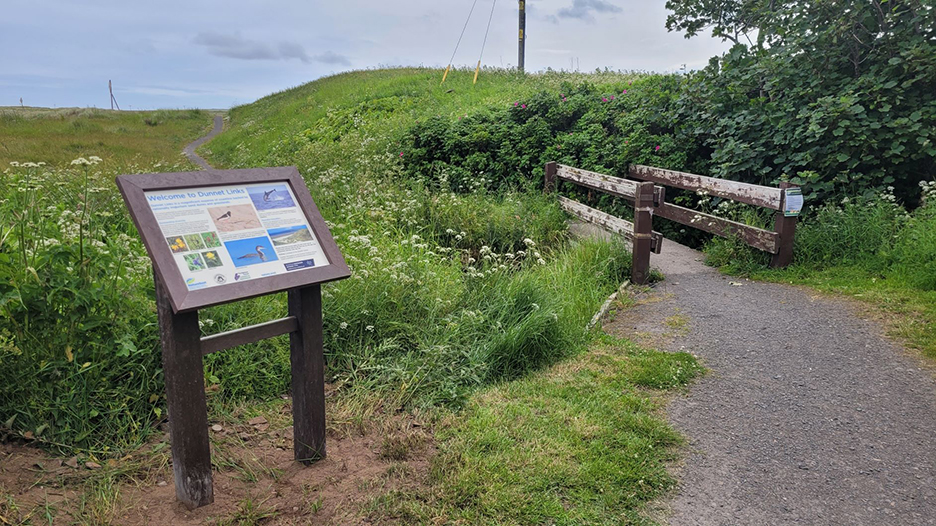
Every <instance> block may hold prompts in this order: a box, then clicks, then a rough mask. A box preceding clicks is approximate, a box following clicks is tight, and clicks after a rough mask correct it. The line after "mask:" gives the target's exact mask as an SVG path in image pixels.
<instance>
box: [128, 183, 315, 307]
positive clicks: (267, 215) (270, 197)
mask: <svg viewBox="0 0 936 526" xmlns="http://www.w3.org/2000/svg"><path fill="white" fill-rule="evenodd" d="M144 195H145V196H146V200H147V203H148V204H149V207H150V209H151V210H152V211H153V215H154V216H155V217H156V222H157V224H158V225H159V228H160V230H161V231H162V235H163V238H165V241H166V244H167V246H168V247H169V250H171V251H172V255H173V258H174V260H175V264H176V266H177V267H178V269H179V272H180V273H181V274H182V279H184V280H185V286H186V288H188V290H196V289H201V288H206V287H218V286H223V285H228V284H231V283H236V282H239V281H244V280H248V279H255V278H262V277H269V276H275V275H277V274H282V273H285V272H295V271H297V270H302V269H306V268H313V267H317V266H318V267H321V266H324V265H328V264H329V262H328V258H326V257H325V253H324V252H323V251H322V247H321V245H319V241H318V239H317V238H316V236H315V234H314V233H313V230H312V227H311V226H310V225H309V221H308V220H307V219H306V217H305V215H304V214H303V213H302V210H300V208H299V205H298V203H297V201H296V196H295V194H294V193H293V191H292V189H291V188H290V187H289V183H288V182H286V181H283V182H273V183H253V184H243V185H224V186H205V187H193V188H186V189H181V190H152V191H149V192H144Z"/></svg>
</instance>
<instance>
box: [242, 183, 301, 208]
mask: <svg viewBox="0 0 936 526" xmlns="http://www.w3.org/2000/svg"><path fill="white" fill-rule="evenodd" d="M247 193H248V194H249V195H250V200H251V201H253V203H254V206H256V207H257V210H273V209H276V208H291V207H294V206H296V203H294V202H293V199H292V196H291V195H290V194H289V188H287V187H286V185H285V184H271V185H262V186H252V187H250V188H248V189H247Z"/></svg>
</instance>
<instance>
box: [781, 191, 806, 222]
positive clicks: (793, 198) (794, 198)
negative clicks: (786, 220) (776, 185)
mask: <svg viewBox="0 0 936 526" xmlns="http://www.w3.org/2000/svg"><path fill="white" fill-rule="evenodd" d="M783 191H784V192H785V193H786V195H785V199H784V200H783V203H784V204H783V215H784V216H785V217H796V216H798V215H800V212H802V211H803V191H802V190H800V189H799V188H786V189H784V190H783Z"/></svg>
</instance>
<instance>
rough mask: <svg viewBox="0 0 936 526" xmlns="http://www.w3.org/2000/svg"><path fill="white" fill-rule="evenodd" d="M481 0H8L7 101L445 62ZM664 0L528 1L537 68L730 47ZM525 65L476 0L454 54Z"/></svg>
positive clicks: (224, 88) (146, 104)
mask: <svg viewBox="0 0 936 526" xmlns="http://www.w3.org/2000/svg"><path fill="white" fill-rule="evenodd" d="M472 1H473V0H380V1H377V0H341V1H338V2H334V1H333V2H325V1H322V0H185V1H179V0H156V1H147V2H137V1H127V0H120V1H115V0H8V1H6V2H4V6H3V13H2V16H0V49H2V50H3V51H2V53H0V106H13V105H19V99H20V97H22V98H23V103H24V104H25V105H27V106H50V107H52V106H55V107H63V106H97V107H109V96H108V93H107V81H108V80H113V82H114V93H115V96H116V98H117V101H118V103H119V104H120V105H121V107H122V108H124V109H144V108H195V107H197V108H228V107H230V106H232V105H237V104H245V103H248V102H251V101H253V100H256V99H257V98H259V97H262V96H264V95H267V94H269V93H272V92H274V91H280V90H282V89H285V88H288V87H291V86H296V85H298V84H302V83H305V82H308V81H311V80H314V79H316V78H319V77H322V76H325V75H330V74H332V73H338V72H341V71H346V70H351V69H366V68H374V67H381V66H394V65H424V66H434V67H445V64H446V63H447V61H448V59H449V57H450V56H451V54H452V51H453V49H454V46H455V42H456V40H457V39H458V35H459V33H460V32H461V29H462V27H463V25H464V23H465V19H466V17H467V15H468V11H469V9H470V8H471V5H472ZM664 3H665V0H528V2H527V11H528V14H527V58H526V66H527V71H538V70H542V69H545V68H547V67H551V68H554V69H569V68H570V65H573V64H574V65H577V66H578V68H579V69H580V70H582V71H588V70H594V69H595V68H604V67H609V68H611V69H622V70H646V71H676V70H679V69H680V68H681V67H682V65H683V64H686V65H687V67H688V68H689V69H693V68H697V67H701V66H703V65H704V64H705V63H706V62H707V61H708V58H709V57H711V56H713V55H717V54H720V53H722V52H724V51H725V50H726V49H727V46H726V45H725V44H723V43H721V42H720V41H718V40H717V39H712V38H710V37H697V38H694V39H692V40H686V39H684V38H683V36H682V35H681V34H676V33H667V31H666V29H665V27H664V23H665V20H666V10H665V9H664V7H663V6H664ZM492 5H494V6H495V7H494V18H493V23H492V24H491V31H490V36H489V37H488V41H487V45H486V47H485V49H484V58H483V62H484V64H487V65H492V66H504V67H510V66H513V65H515V64H516V61H517V0H499V1H497V2H496V4H492V0H478V1H477V6H476V7H475V11H474V14H473V16H472V18H471V20H470V22H469V25H468V28H467V31H466V32H465V37H464V40H463V41H462V43H461V46H460V48H459V49H458V53H457V55H456V56H455V64H457V65H471V66H474V64H475V62H476V61H477V60H478V54H479V53H480V52H481V41H482V39H483V37H484V29H485V26H486V25H487V21H488V17H489V16H490V13H491V7H492Z"/></svg>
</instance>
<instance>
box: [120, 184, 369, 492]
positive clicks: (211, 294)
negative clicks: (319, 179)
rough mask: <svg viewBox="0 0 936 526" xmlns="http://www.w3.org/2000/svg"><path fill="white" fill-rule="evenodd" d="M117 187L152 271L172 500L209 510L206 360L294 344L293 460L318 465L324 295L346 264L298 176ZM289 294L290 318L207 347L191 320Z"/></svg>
mask: <svg viewBox="0 0 936 526" xmlns="http://www.w3.org/2000/svg"><path fill="white" fill-rule="evenodd" d="M117 187H118V188H120V193H121V194H123V197H124V200H125V201H126V203H127V208H128V210H129V211H130V216H131V217H132V218H133V222H134V224H135V225H136V227H137V230H139V232H140V236H141V237H142V238H143V244H144V245H146V250H147V252H148V253H149V256H150V259H151V260H152V261H153V274H154V281H155V287H156V311H157V313H158V316H159V333H160V334H159V335H160V344H161V347H162V360H163V373H164V377H165V381H166V403H167V405H168V408H169V418H170V419H171V422H172V425H171V426H170V428H169V433H170V443H171V446H172V472H173V478H174V482H175V488H176V497H177V498H178V499H179V500H180V501H181V502H182V503H183V504H184V505H185V506H187V507H189V508H197V507H199V506H205V505H208V504H211V503H212V502H213V501H214V485H213V484H214V483H213V479H212V473H211V447H210V443H209V440H208V417H207V411H208V409H207V405H206V399H205V378H204V368H203V367H204V366H203V363H202V356H204V355H206V354H209V353H213V352H218V351H223V350H225V349H229V348H232V347H236V346H238V345H244V344H249V343H254V342H258V341H260V340H264V339H267V338H273V337H275V336H280V335H285V334H288V335H289V355H290V358H289V361H290V368H291V375H292V382H291V387H290V394H291V395H292V402H291V405H292V412H293V454H294V456H295V459H296V460H297V461H299V462H302V463H306V464H308V463H310V462H313V461H315V460H317V459H320V458H324V457H325V376H324V369H325V362H324V348H323V344H324V342H323V334H322V293H321V284H322V283H325V282H328V281H334V280H337V279H343V278H347V277H348V276H350V274H351V272H350V270H349V269H348V266H347V264H345V261H344V258H343V257H342V255H341V252H340V251H339V250H338V246H337V245H336V244H335V240H334V239H333V238H332V236H331V233H330V232H329V230H328V226H327V225H326V224H325V220H324V219H322V216H321V214H319V211H318V208H316V206H315V203H314V202H313V201H312V197H311V196H310V195H309V190H308V188H306V185H305V182H304V181H303V180H302V178H301V177H300V176H299V172H298V171H297V170H296V169H295V168H293V167H286V168H260V169H250V170H207V171H204V172H186V173H166V174H137V175H121V176H120V177H118V178H117ZM281 291H286V292H287V301H286V303H287V310H288V315H287V316H286V317H284V318H280V319H278V320H271V321H266V322H260V323H258V322H259V321H260V320H244V321H245V322H247V323H245V325H249V324H250V323H253V325H249V326H247V327H242V328H240V329H236V330H233V331H228V332H223V333H220V334H212V335H210V336H202V334H201V329H200V328H199V324H198V309H200V308H203V307H208V306H211V305H218V304H221V303H228V302H232V301H237V300H242V299H247V298H252V297H256V296H262V295H264V294H271V293H274V292H281Z"/></svg>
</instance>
